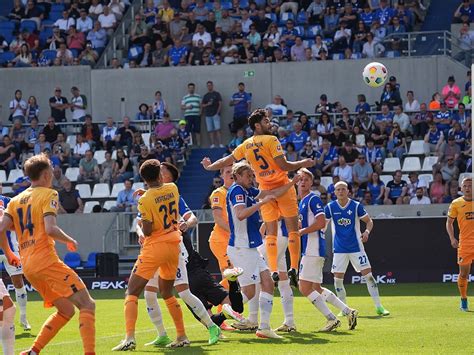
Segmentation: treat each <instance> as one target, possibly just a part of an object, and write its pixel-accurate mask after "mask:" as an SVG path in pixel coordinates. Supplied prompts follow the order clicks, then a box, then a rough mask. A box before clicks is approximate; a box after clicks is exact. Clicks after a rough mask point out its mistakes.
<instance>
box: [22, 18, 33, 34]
mask: <svg viewBox="0 0 474 355" xmlns="http://www.w3.org/2000/svg"><path fill="white" fill-rule="evenodd" d="M23 30H28V32H30V33H32V32H33V31H36V22H35V21H33V20H24V21H21V24H20V31H23Z"/></svg>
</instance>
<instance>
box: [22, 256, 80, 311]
mask: <svg viewBox="0 0 474 355" xmlns="http://www.w3.org/2000/svg"><path fill="white" fill-rule="evenodd" d="M25 276H26V278H27V280H28V281H29V282H30V283H31V286H33V287H34V288H35V289H36V291H38V293H39V294H40V295H41V297H42V298H43V300H44V306H45V307H52V306H53V303H54V301H56V300H57V299H59V298H68V297H70V296H72V295H73V294H74V293H76V292H78V291H80V290H83V289H85V288H86V285H84V282H82V280H81V278H80V277H79V276H77V274H76V272H75V271H74V270H72V269H71V268H70V267H69V266H67V265H66V264H64V263H63V262H61V261H60V262H55V263H54V264H51V265H50V266H48V267H47V268H45V269H43V270H40V271H34V272H31V273H30V272H26V271H25Z"/></svg>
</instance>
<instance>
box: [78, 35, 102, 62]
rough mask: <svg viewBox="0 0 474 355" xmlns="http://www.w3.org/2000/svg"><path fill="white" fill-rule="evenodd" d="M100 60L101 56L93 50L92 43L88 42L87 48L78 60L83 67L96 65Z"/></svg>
mask: <svg viewBox="0 0 474 355" xmlns="http://www.w3.org/2000/svg"><path fill="white" fill-rule="evenodd" d="M97 59H99V54H98V53H97V52H96V51H95V50H94V49H93V48H92V42H91V41H87V42H86V48H85V49H84V50H83V51H82V52H81V54H79V58H78V60H79V61H80V63H81V65H90V66H92V65H94V64H95V63H96V62H97Z"/></svg>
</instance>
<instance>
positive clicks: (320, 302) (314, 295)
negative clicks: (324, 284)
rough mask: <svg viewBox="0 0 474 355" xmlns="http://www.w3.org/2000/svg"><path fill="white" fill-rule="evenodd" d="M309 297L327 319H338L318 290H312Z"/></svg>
mask: <svg viewBox="0 0 474 355" xmlns="http://www.w3.org/2000/svg"><path fill="white" fill-rule="evenodd" d="M307 298H308V299H309V301H310V302H311V303H312V304H313V305H314V306H315V307H316V308H317V309H318V310H319V311H320V312H321V313H322V314H323V315H324V316H325V317H326V319H327V320H333V319H336V316H335V315H334V314H333V313H332V312H331V310H330V309H329V308H328V306H327V305H326V302H324V298H323V296H321V295H320V294H319V292H318V291H313V292H311V293H310V294H309V296H307Z"/></svg>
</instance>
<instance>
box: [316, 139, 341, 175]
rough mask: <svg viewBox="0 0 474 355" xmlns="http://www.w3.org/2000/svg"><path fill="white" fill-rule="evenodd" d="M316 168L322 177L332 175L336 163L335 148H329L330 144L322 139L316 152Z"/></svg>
mask: <svg viewBox="0 0 474 355" xmlns="http://www.w3.org/2000/svg"><path fill="white" fill-rule="evenodd" d="M316 159H317V162H316V168H317V170H319V171H320V172H322V174H323V175H329V174H332V172H333V170H334V168H335V166H336V164H337V163H338V154H337V150H336V148H335V147H331V142H330V141H329V140H328V139H327V138H324V139H323V142H322V144H321V148H319V150H318V151H317V152H316Z"/></svg>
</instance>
